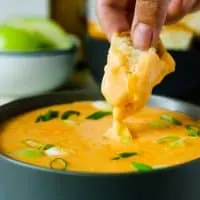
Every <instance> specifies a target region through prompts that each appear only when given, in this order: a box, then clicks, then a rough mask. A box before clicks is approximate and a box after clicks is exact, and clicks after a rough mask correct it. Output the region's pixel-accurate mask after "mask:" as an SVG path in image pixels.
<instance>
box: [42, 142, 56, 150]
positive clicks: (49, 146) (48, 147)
mask: <svg viewBox="0 0 200 200" xmlns="http://www.w3.org/2000/svg"><path fill="white" fill-rule="evenodd" d="M52 147H54V145H53V144H46V145H44V147H43V148H42V150H43V151H46V150H48V149H51V148H52Z"/></svg>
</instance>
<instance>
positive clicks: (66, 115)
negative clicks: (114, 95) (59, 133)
mask: <svg viewBox="0 0 200 200" xmlns="http://www.w3.org/2000/svg"><path fill="white" fill-rule="evenodd" d="M72 115H77V116H79V115H80V112H78V111H75V110H68V111H66V112H64V113H63V114H62V116H61V119H63V120H65V119H68V118H69V117H70V116H72Z"/></svg>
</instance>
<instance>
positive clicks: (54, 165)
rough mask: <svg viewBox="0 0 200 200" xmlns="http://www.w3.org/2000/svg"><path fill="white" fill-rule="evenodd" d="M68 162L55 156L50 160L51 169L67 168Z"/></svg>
mask: <svg viewBox="0 0 200 200" xmlns="http://www.w3.org/2000/svg"><path fill="white" fill-rule="evenodd" d="M67 166H68V162H67V161H66V160H64V159H63V158H55V159H54V160H52V161H51V162H50V168H51V169H58V170H66V169H67Z"/></svg>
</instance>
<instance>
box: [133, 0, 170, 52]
mask: <svg viewBox="0 0 200 200" xmlns="http://www.w3.org/2000/svg"><path fill="white" fill-rule="evenodd" d="M168 3H169V0H137V1H136V7H135V16H134V21H133V25H132V30H131V35H132V40H133V44H134V46H135V47H136V48H139V49H147V48H149V47H151V46H152V45H155V43H156V41H157V40H158V37H159V33H160V31H161V28H162V26H163V25H164V23H165V19H166V16H167V10H168Z"/></svg>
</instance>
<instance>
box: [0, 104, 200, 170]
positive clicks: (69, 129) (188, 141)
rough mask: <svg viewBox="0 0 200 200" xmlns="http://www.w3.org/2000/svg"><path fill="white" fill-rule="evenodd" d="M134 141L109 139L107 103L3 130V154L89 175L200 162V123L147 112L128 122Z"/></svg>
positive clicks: (42, 112) (69, 108)
mask: <svg viewBox="0 0 200 200" xmlns="http://www.w3.org/2000/svg"><path fill="white" fill-rule="evenodd" d="M125 120H126V123H127V124H129V128H130V129H131V132H132V133H133V142H131V143H128V144H125V143H123V142H122V143H120V142H115V141H112V140H109V139H107V138H106V137H105V132H106V131H107V130H108V129H109V128H110V127H111V126H112V112H111V110H110V109H109V106H106V103H105V102H98V103H93V102H76V103H73V104H65V105H55V106H51V107H47V108H42V109H38V110H34V111H31V112H28V113H25V114H22V115H20V116H18V117H15V118H13V119H11V120H9V121H7V122H5V123H4V124H2V125H1V135H0V141H1V151H2V153H3V154H5V155H7V156H9V157H11V158H13V159H16V160H19V161H24V162H27V163H30V164H33V165H39V166H43V167H47V168H50V167H51V168H54V169H61V170H73V171H87V172H128V171H147V170H154V169H156V168H159V167H167V166H170V165H177V164H180V163H185V162H188V161H191V160H193V159H196V158H199V157H200V135H199V126H198V123H197V122H196V123H195V122H194V121H192V119H191V118H190V117H188V116H186V115H184V114H181V113H175V112H171V111H167V110H163V109H158V108H149V107H145V108H143V109H142V110H140V111H139V112H138V113H136V114H135V115H134V116H131V117H128V118H126V119H125Z"/></svg>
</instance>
